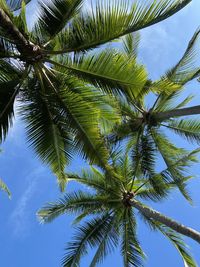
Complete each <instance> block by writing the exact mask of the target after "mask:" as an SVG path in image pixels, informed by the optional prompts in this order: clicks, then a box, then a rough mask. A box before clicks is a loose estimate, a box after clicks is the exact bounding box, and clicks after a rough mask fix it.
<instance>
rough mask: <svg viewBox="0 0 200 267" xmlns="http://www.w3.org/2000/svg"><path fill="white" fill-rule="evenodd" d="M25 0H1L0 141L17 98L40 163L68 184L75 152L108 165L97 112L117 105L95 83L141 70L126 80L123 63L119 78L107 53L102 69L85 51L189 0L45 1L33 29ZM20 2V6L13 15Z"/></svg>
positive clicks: (107, 83)
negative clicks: (93, 64) (92, 3)
mask: <svg viewBox="0 0 200 267" xmlns="http://www.w3.org/2000/svg"><path fill="white" fill-rule="evenodd" d="M28 2H29V1H21V0H18V1H13V0H10V1H7V3H8V4H6V1H5V0H1V2H0V88H1V89H0V140H1V141H3V140H4V139H5V137H6V134H7V132H8V130H9V127H10V125H11V124H12V121H13V116H14V103H15V100H16V99H18V101H19V102H20V114H21V115H22V118H23V119H24V121H25V122H26V125H27V126H26V129H27V134H28V140H29V142H30V144H31V145H32V146H33V147H34V149H35V151H36V152H37V154H38V155H39V157H40V158H41V159H42V161H43V162H45V163H47V164H48V165H50V167H51V169H52V171H53V172H54V173H55V174H56V175H57V177H58V182H59V184H60V186H61V188H62V189H63V188H64V185H65V183H66V176H65V174H64V168H65V166H66V165H67V164H68V163H69V161H70V159H71V158H72V156H73V155H74V151H76V152H78V153H81V155H83V156H84V158H86V159H89V160H90V161H91V163H93V164H97V165H99V166H102V167H104V169H107V170H108V171H110V169H111V168H110V167H109V166H108V163H107V161H108V158H109V153H108V151H107V149H106V147H105V145H104V144H103V141H102V138H101V133H100V128H99V118H102V117H105V120H106V119H107V120H108V118H111V113H112V112H111V110H112V109H111V108H108V105H107V104H106V105H104V102H103V100H102V99H103V98H102V96H103V97H104V93H101V92H100V91H97V89H98V88H99V87H100V88H102V89H106V91H110V90H117V89H120V88H121V87H122V85H126V84H127V83H128V84H132V85H135V84H136V83H137V81H138V79H139V78H140V76H141V75H140V73H139V72H138V71H139V70H138V71H137V72H136V73H135V74H136V75H135V77H132V78H131V79H129V77H128V78H126V71H127V68H128V67H127V68H126V67H124V68H123V69H122V70H121V71H120V70H119V68H118V72H119V76H118V78H116V68H113V69H112V68H111V69H110V71H109V72H107V73H105V71H104V72H103V71H102V70H103V69H105V68H106V67H109V66H110V65H109V57H107V55H104V61H103V62H102V63H103V64H102V65H101V67H102V68H101V69H100V70H95V69H93V70H92V69H89V62H85V61H84V55H85V54H88V53H87V52H89V51H91V50H92V49H95V48H97V47H99V46H101V45H103V44H105V43H107V42H110V41H112V40H114V39H116V38H119V37H121V36H123V35H125V34H128V33H130V32H135V31H138V30H140V29H142V28H145V27H147V26H150V25H153V24H155V23H158V22H159V21H161V20H164V19H166V18H168V17H169V16H171V15H173V14H174V13H176V12H178V11H179V10H180V9H182V8H183V7H185V6H186V5H187V4H188V3H189V2H191V0H181V1H180V0H173V1H172V0H158V1H153V2H148V3H145V4H144V3H142V4H141V3H139V2H134V3H133V4H132V3H129V1H114V3H113V4H112V5H111V4H110V3H109V1H108V2H105V3H104V4H100V3H97V4H96V7H94V8H92V11H91V12H90V11H88V10H85V11H84V10H82V6H84V3H85V1H84V0H73V1H72V0H52V1H47V2H45V3H43V2H41V3H39V7H40V11H39V16H38V19H37V21H36V23H35V25H34V26H33V28H32V29H31V30H30V29H29V27H28V25H27V22H26V12H25V8H26V7H25V6H26V3H28ZM20 7H21V11H20V12H18V13H17V14H16V13H13V11H16V10H18V9H20ZM87 63H88V65H87ZM107 63H108V65H106V64H107ZM83 64H84V65H83ZM128 69H129V68H128ZM102 94H103V95H102Z"/></svg>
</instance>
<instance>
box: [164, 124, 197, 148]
mask: <svg viewBox="0 0 200 267" xmlns="http://www.w3.org/2000/svg"><path fill="white" fill-rule="evenodd" d="M166 127H169V128H170V129H171V130H172V131H174V132H175V133H177V134H178V135H180V136H181V137H184V138H186V139H187V140H188V141H190V142H192V143H197V144H199V142H200V121H199V120H194V119H193V120H173V121H172V122H169V123H168V125H166Z"/></svg>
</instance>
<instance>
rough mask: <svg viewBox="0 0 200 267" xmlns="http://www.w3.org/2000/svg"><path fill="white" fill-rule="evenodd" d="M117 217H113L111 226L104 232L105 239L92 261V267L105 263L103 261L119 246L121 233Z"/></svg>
mask: <svg viewBox="0 0 200 267" xmlns="http://www.w3.org/2000/svg"><path fill="white" fill-rule="evenodd" d="M116 217H117V216H115V215H114V216H113V217H112V220H111V221H110V224H109V225H108V227H107V229H106V230H105V232H104V238H103V240H102V241H101V242H100V244H99V245H98V249H97V251H96V252H95V255H94V257H93V259H92V261H91V264H90V267H95V266H96V265H97V264H98V263H101V262H103V260H104V259H105V258H106V257H107V256H108V254H109V255H110V254H111V253H112V252H113V250H114V249H115V248H116V247H117V245H118V240H119V233H118V230H117V228H118V225H117V224H118V220H117V218H116Z"/></svg>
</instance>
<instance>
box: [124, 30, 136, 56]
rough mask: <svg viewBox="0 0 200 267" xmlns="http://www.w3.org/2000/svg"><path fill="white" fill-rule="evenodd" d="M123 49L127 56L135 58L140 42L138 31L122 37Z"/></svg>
mask: <svg viewBox="0 0 200 267" xmlns="http://www.w3.org/2000/svg"><path fill="white" fill-rule="evenodd" d="M122 41H123V50H124V52H125V53H126V55H127V56H128V57H134V58H136V57H137V55H138V47H139V44H140V33H139V32H135V33H132V34H127V35H126V36H125V37H124V38H123V39H122Z"/></svg>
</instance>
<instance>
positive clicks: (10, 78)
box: [0, 60, 20, 142]
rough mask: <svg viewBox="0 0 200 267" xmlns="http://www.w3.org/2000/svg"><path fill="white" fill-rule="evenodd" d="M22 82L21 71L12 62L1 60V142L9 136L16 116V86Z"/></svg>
mask: <svg viewBox="0 0 200 267" xmlns="http://www.w3.org/2000/svg"><path fill="white" fill-rule="evenodd" d="M19 83H20V71H19V70H17V69H16V68H15V67H14V66H12V64H9V63H8V62H6V61H3V60H0V142H2V141H3V140H4V139H5V137H6V136H7V132H8V130H9V128H10V126H11V125H12V121H13V117H14V101H15V98H16V96H17V93H18V92H17V91H16V87H17V85H18V84H19Z"/></svg>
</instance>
